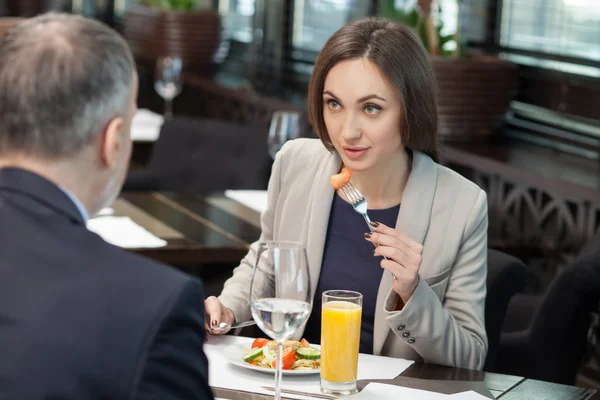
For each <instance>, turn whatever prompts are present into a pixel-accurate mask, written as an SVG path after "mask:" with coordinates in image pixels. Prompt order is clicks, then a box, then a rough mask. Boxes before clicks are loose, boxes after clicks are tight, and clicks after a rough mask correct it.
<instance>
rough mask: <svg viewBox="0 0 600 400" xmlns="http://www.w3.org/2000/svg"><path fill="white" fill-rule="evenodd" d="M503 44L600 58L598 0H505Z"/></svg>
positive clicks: (524, 48) (502, 21)
mask: <svg viewBox="0 0 600 400" xmlns="http://www.w3.org/2000/svg"><path fill="white" fill-rule="evenodd" d="M500 45H501V46H502V47H505V48H508V49H517V50H528V51H535V52H539V53H545V54H548V55H556V56H563V57H573V58H578V59H584V60H591V61H600V4H599V3H598V0H504V1H503V4H502V16H501V26H500Z"/></svg>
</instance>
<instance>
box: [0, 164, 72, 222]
mask: <svg viewBox="0 0 600 400" xmlns="http://www.w3.org/2000/svg"><path fill="white" fill-rule="evenodd" d="M0 191H2V192H17V193H20V194H22V195H24V196H27V197H29V198H31V199H34V200H35V201H37V202H39V203H41V204H43V205H45V206H46V207H48V208H51V209H52V210H54V211H56V212H57V213H59V214H62V215H64V216H65V217H67V218H69V219H70V220H71V221H73V222H75V223H79V224H82V225H83V224H84V221H83V218H82V216H81V213H80V212H79V210H78V209H77V207H76V206H75V204H74V203H73V201H71V199H69V197H68V196H67V195H66V194H65V192H63V191H62V190H61V189H60V188H59V187H58V186H57V185H56V184H54V183H53V182H51V181H49V180H47V179H46V178H43V177H41V176H39V175H37V174H34V173H32V172H29V171H26V170H24V169H20V168H0Z"/></svg>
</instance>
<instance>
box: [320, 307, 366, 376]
mask: <svg viewBox="0 0 600 400" xmlns="http://www.w3.org/2000/svg"><path fill="white" fill-rule="evenodd" d="M361 316H362V307H361V306H360V305H358V304H355V303H352V302H349V301H343V300H341V301H329V302H326V303H323V308H322V317H321V379H325V380H326V381H328V382H339V383H342V382H352V381H355V380H356V370H357V368H358V349H359V344H360V321H361Z"/></svg>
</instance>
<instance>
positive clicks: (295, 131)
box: [267, 111, 300, 159]
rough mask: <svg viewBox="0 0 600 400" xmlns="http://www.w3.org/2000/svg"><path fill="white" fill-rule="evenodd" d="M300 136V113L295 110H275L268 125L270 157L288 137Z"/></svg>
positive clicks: (273, 157)
mask: <svg viewBox="0 0 600 400" xmlns="http://www.w3.org/2000/svg"><path fill="white" fill-rule="evenodd" d="M298 137H300V113H299V112H297V111H275V112H274V113H273V117H272V118H271V125H270V126H269V138H268V143H267V144H268V150H269V155H270V156H271V158H272V159H275V154H277V152H278V151H279V150H280V149H281V147H282V146H283V145H284V144H285V142H287V141H288V140H290V139H296V138H298Z"/></svg>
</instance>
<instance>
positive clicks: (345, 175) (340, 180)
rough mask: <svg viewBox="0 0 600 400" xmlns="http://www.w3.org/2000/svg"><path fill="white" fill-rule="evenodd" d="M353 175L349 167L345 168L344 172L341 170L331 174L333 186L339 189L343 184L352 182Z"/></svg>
mask: <svg viewBox="0 0 600 400" xmlns="http://www.w3.org/2000/svg"><path fill="white" fill-rule="evenodd" d="M351 177H352V172H351V171H350V170H349V169H348V168H345V167H344V168H343V169H342V172H340V173H339V174H335V175H332V176H331V179H330V180H331V186H333V188H334V189H335V190H339V189H341V188H342V186H344V185H345V184H346V183H348V182H350V178H351Z"/></svg>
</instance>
